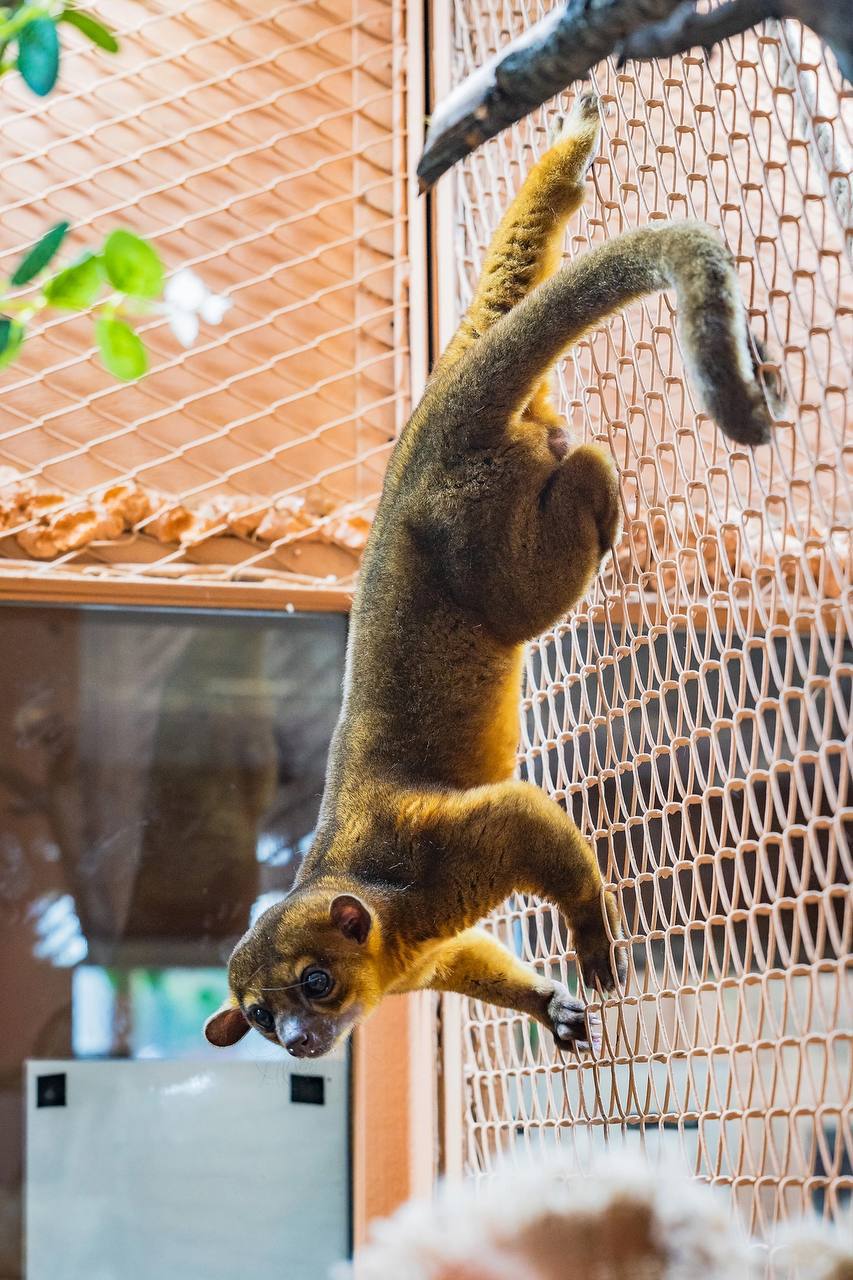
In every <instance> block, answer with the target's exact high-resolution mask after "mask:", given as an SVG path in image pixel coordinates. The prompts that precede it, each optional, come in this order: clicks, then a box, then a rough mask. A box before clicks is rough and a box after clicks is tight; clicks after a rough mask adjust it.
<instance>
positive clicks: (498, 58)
mask: <svg viewBox="0 0 853 1280" xmlns="http://www.w3.org/2000/svg"><path fill="white" fill-rule="evenodd" d="M767 18H780V19H782V18H796V19H798V20H799V21H800V22H802V23H804V24H805V25H806V26H808V27H811V28H812V30H813V31H815V32H816V34H817V35H818V36H820V37H821V39H822V40H824V41H825V42H826V44H827V45H829V47H830V49H831V50H832V52H833V53H834V54H835V57H836V59H837V61H838V65H839V68H840V70H841V73H842V75H843V76H844V77H845V78H846V79H847V80H850V81H853V20H851V9H850V0H728V2H727V3H723V4H722V5H720V6H719V7H718V8H716V9H713V10H711V12H710V13H697V12H696V7H695V0H684V3H679V2H678V0H569V3H568V4H566V5H565V6H564V7H562V8H558V9H555V10H554V11H553V12H552V13H549V14H548V15H547V17H545V18H543V19H542V20H541V21H540V22H537V23H536V24H535V25H534V26H532V27H531V28H530V29H529V31H526V32H525V33H524V34H523V35H521V36H519V37H518V38H517V39H516V40H513V41H512V43H511V44H508V45H507V46H506V48H505V49H503V50H502V51H501V52H500V53H498V54H496V55H495V57H494V58H491V59H490V60H489V61H488V62H487V63H485V64H484V65H483V66H482V67H480V68H478V70H477V71H474V72H473V73H472V74H471V75H470V76H468V78H467V79H466V80H463V81H462V83H461V84H459V85H457V87H456V88H455V89H454V90H453V91H452V93H450V94H448V96H447V98H445V100H444V102H442V103H440V104H439V106H438V108H437V110H436V112H435V114H434V115H433V118H432V120H431V122H430V127H429V132H428V133H427V138H426V143H425V145H424V151H423V155H422V156H421V160H420V164H419V165H418V179H419V181H420V188H421V190H422V191H425V190H427V189H428V188H429V187H431V186H432V185H433V183H434V182H436V181H437V180H438V179H439V178H440V177H441V175H442V174H443V173H445V172H446V171H447V170H448V169H449V168H450V167H451V166H452V165H454V164H456V162H457V161H458V160H461V159H463V158H464V157H465V156H467V155H469V154H470V153H471V152H472V151H474V150H476V148H477V147H479V146H480V145H481V144H482V143H483V142H485V141H487V139H489V138H493V137H494V136H495V135H496V134H498V133H500V132H501V131H502V130H503V129H506V128H508V126H509V125H511V124H515V122H516V121H517V120H521V119H522V118H523V117H524V116H526V115H528V114H529V112H531V111H533V110H535V108H536V107H539V106H541V105H542V103H543V102H545V101H547V99H548V98H552V97H553V96H554V94H555V93H559V92H560V90H561V89H565V88H567V87H568V86H569V85H570V84H572V83H573V82H574V81H575V80H581V79H583V78H584V77H585V76H587V75H588V74H589V72H590V71H591V70H592V68H593V67H594V66H596V65H597V63H599V62H601V61H602V59H604V58H607V57H609V56H610V55H611V54H613V53H617V54H618V55H619V60H620V63H622V62H625V61H627V60H628V59H629V58H637V59H646V58H658V57H671V56H672V55H673V54H676V53H684V52H686V51H687V50H688V49H691V48H695V47H696V46H702V47H704V48H706V49H709V48H711V47H712V46H713V45H715V44H717V43H718V42H719V41H720V40H724V39H727V38H728V37H730V36H733V35H739V34H740V33H741V32H743V31H746V30H748V29H749V28H750V27H753V26H754V25H755V24H756V23H758V22H763V21H764V20H765V19H767Z"/></svg>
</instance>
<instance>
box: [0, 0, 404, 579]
mask: <svg viewBox="0 0 853 1280" xmlns="http://www.w3.org/2000/svg"><path fill="white" fill-rule="evenodd" d="M89 7H90V9H93V10H94V11H95V12H96V13H97V14H98V15H99V16H102V17H103V19H104V21H105V22H107V23H109V25H110V26H111V27H112V28H114V29H115V30H116V33H117V35H118V37H119V39H120V43H121V48H120V52H119V53H118V54H117V55H116V56H114V57H113V56H109V55H106V54H104V53H103V52H101V50H99V49H94V48H93V47H92V46H91V45H90V44H88V43H87V42H86V41H85V40H84V39H83V37H82V36H79V35H78V33H77V32H75V31H73V29H72V28H71V27H70V26H66V27H63V58H62V73H61V77H60V81H59V84H58V86H57V88H56V89H55V90H54V92H53V93H52V94H51V95H50V96H49V97H48V98H46V99H37V98H35V97H33V95H32V94H30V93H29V91H28V90H27V89H26V88H25V86H24V85H23V83H22V81H21V80H20V77H18V76H16V75H11V74H10V75H9V76H7V77H6V78H5V79H4V82H3V105H2V123H0V127H2V132H3V140H4V147H3V156H2V157H0V180H1V181H0V190H2V194H0V271H3V273H4V274H5V275H8V274H9V273H10V272H11V270H12V269H13V265H14V263H15V262H16V261H17V259H18V258H19V257H20V254H21V250H22V247H23V246H25V245H27V244H29V243H31V242H32V241H33V240H35V239H37V238H38V237H39V236H40V235H42V234H43V233H44V231H46V230H47V228H48V227H49V226H50V225H51V224H52V223H54V222H57V221H59V220H60V219H69V220H71V222H72V224H73V232H72V236H71V238H70V241H69V244H70V246H71V250H72V252H71V253H70V255H67V256H69V257H73V256H75V255H76V254H77V253H79V252H81V251H82V250H83V249H85V248H87V247H88V248H96V247H97V246H98V245H99V244H100V243H101V240H102V238H103V236H104V235H105V234H107V233H109V232H110V231H112V230H114V229H115V228H116V227H119V226H127V227H129V228H130V229H132V230H133V231H134V232H136V233H137V234H139V235H143V236H146V237H148V238H150V239H151V240H152V241H153V242H154V243H155V245H156V246H157V248H158V251H159V252H160V255H161V257H162V258H163V259H164V261H165V262H166V265H167V269H170V270H174V269H176V268H179V267H187V266H188V267H191V268H193V269H194V270H196V271H197V272H198V273H199V275H200V276H201V277H202V278H203V280H204V282H205V283H206V284H207V285H208V287H209V288H211V289H213V290H215V291H220V292H225V293H227V294H228V295H229V296H230V298H231V300H232V302H233V306H232V308H231V310H230V311H229V312H228V314H227V316H226V318H225V322H224V324H223V325H222V326H221V327H220V328H217V329H210V328H205V327H204V326H203V327H202V332H201V335H200V337H199V339H198V341H197V342H196V343H195V344H194V346H193V348H192V349H191V350H189V351H184V350H182V348H181V347H179V345H178V343H177V341H176V339H175V338H174V337H173V335H172V334H171V333H170V332H169V329H168V327H167V324H166V323H165V321H164V319H163V318H162V316H154V317H151V318H149V319H146V320H145V321H144V322H142V323H141V324H140V325H138V326H137V327H138V330H139V332H140V333H141V334H142V335H143V337H144V340H145V343H146V346H147V347H148V350H149V355H150V364H151V372H150V373H149V374H148V375H147V376H146V377H145V378H144V379H142V380H141V381H140V382H138V383H135V384H131V385H127V384H117V383H116V381H115V379H114V378H112V377H111V376H110V375H109V374H108V373H107V372H106V371H105V369H104V368H103V366H102V364H101V362H100V359H99V357H98V355H97V352H96V351H95V348H94V345H93V338H92V324H91V321H90V319H89V318H88V317H82V318H79V317H76V316H73V315H69V314H68V313H62V312H55V311H54V312H46V313H44V316H45V317H46V318H44V319H43V322H42V323H41V324H40V325H39V326H38V327H36V328H35V329H34V330H33V332H32V335H31V336H30V337H29V339H28V341H27V343H26V344H25V346H24V348H23V352H22V354H21V356H20V357H19V358H18V360H16V362H15V364H14V365H13V366H12V367H11V368H9V369H7V370H5V371H4V372H3V374H2V379H3V386H2V397H3V411H2V418H0V588H3V587H4V584H5V590H6V592H7V593H9V592H14V591H15V589H16V587H17V586H18V585H19V584H20V582H21V581H22V580H28V581H29V582H30V583H32V582H35V583H36V584H38V583H39V582H41V583H42V585H43V586H44V588H45V589H48V588H49V583H50V580H51V579H56V578H59V577H64V578H68V577H71V578H72V579H73V580H75V581H76V582H78V583H79V582H80V581H81V579H87V578H88V579H89V580H91V579H92V578H100V579H109V580H112V581H116V580H135V581H137V582H149V583H150V582H151V581H152V580H160V581H161V582H162V581H164V580H167V579H172V580H176V581H177V583H178V584H179V585H181V586H182V587H186V584H187V583H189V582H196V581H202V582H208V583H209V582H211V581H217V582H224V583H228V582H234V581H238V580H239V581H244V582H245V581H252V580H254V581H262V580H266V579H271V580H277V581H279V582H281V581H282V580H284V581H286V582H290V583H294V582H297V583H298V582H302V583H305V584H308V585H309V586H310V585H314V586H319V587H321V588H325V587H328V586H331V587H337V588H341V587H346V586H347V585H348V584H349V583H350V582H351V580H352V577H353V574H354V572H355V569H356V567H357V562H358V554H359V552H360V550H361V547H362V545H363V542H364V539H365V536H366V532H367V529H368V527H369V519H370V516H371V513H372V509H373V505H374V504H375V500H376V497H377V494H378V491H379V488H380V485H381V477H382V472H383V469H384V463H385V459H386V456H387V453H388V451H389V449H390V447H391V442H392V441H393V437H394V435H395V433H396V431H397V430H398V429H399V426H400V425H401V422H402V421H403V420H404V419H405V416H406V414H407V412H408V408H409V406H408V403H407V389H406V383H407V372H406V371H407V351H406V307H405V280H404V275H403V272H404V267H405V258H406V230H407V218H406V209H405V187H404V181H405V173H404V162H405V146H406V137H405V104H404V96H403V66H404V57H405V46H404V31H403V18H404V15H403V8H402V3H401V2H400V0H322V3H315V0H283V2H280V3H276V4H273V5H270V4H267V3H263V0H245V2H244V3H241V4H240V5H230V4H222V3H218V0H180V2H179V3H174V2H173V0H168V2H167V0H155V2H154V3H149V2H147V0H146V2H145V3H143V2H142V0H121V2H120V3H119V4H114V3H106V0H99V2H98V3H96V4H93V5H90V6H89Z"/></svg>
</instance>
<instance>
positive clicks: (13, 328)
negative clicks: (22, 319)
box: [0, 316, 24, 369]
mask: <svg viewBox="0 0 853 1280" xmlns="http://www.w3.org/2000/svg"><path fill="white" fill-rule="evenodd" d="M23 341H24V326H23V325H22V324H19V323H18V321H17V320H10V319H9V317H8V316H0V369H5V368H6V365H7V364H11V363H12V361H13V360H14V359H15V356H16V355H17V354H18V352H19V351H20V349H21V346H22V344H23Z"/></svg>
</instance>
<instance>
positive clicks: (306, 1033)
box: [204, 887, 382, 1058]
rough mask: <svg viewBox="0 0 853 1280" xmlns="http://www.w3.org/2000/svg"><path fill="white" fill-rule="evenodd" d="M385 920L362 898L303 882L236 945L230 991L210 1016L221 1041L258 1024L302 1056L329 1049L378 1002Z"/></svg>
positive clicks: (212, 1034)
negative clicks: (303, 886)
mask: <svg viewBox="0 0 853 1280" xmlns="http://www.w3.org/2000/svg"><path fill="white" fill-rule="evenodd" d="M379 932H380V927H379V925H378V922H376V921H375V919H374V913H373V912H372V911H371V910H370V908H369V907H368V906H367V904H366V903H365V902H364V901H362V899H361V898H359V897H357V896H356V895H354V894H350V893H341V892H338V891H337V890H336V889H335V888H334V887H332V888H328V889H323V888H312V889H310V890H307V889H306V890H300V889H295V890H294V891H293V893H291V894H290V896H289V897H287V898H285V899H284V901H283V902H279V903H276V904H275V906H272V907H270V908H269V910H268V911H265V912H264V914H263V915H262V916H260V917H259V919H258V920H257V921H256V922H255V924H254V925H253V926H252V928H251V929H250V930H249V932H248V933H247V934H246V935H245V936H244V937H243V938H242V940H241V941H240V942H239V943H238V944H237V946H236V948H235V949H234V953H233V955H232V956H231V960H230V962H229V966H228V985H229V988H230V995H229V998H228V1000H227V1001H226V1002H225V1004H223V1006H222V1008H221V1009H219V1010H218V1011H217V1012H216V1013H214V1014H213V1015H212V1017H210V1018H209V1019H208V1020H207V1023H206V1024H205V1028H204V1031H205V1035H206V1037H207V1039H208V1040H209V1041H210V1043H211V1044H214V1045H217V1046H219V1047H225V1046H227V1045H232V1044H236V1043H237V1041H238V1040H242V1038H243V1036H244V1035H245V1034H246V1033H247V1031H249V1030H250V1029H251V1028H252V1027H254V1028H255V1030H256V1031H259V1032H260V1033H261V1035H262V1036H264V1037H265V1039H267V1040H269V1041H270V1042H271V1043H273V1044H280V1045H281V1046H282V1047H283V1048H285V1049H287V1051H288V1053H291V1054H292V1055H293V1056H294V1057H295V1058H318V1057H320V1056H322V1055H323V1054H325V1053H329V1051H330V1050H331V1049H333V1048H334V1047H335V1045H336V1044H337V1043H338V1042H339V1041H340V1040H341V1039H342V1038H343V1037H344V1036H346V1035H347V1034H348V1032H349V1031H351V1030H352V1028H353V1026H354V1025H355V1024H356V1023H357V1022H359V1021H361V1019H362V1018H364V1017H365V1016H366V1015H367V1014H368V1013H369V1012H370V1011H371V1010H372V1009H373V1008H374V1007H375V1005H376V1004H378V1002H379V1000H380V998H381V995H382V986H381V983H380V980H379V971H378V964H377V959H376V957H377V954H378V950H379Z"/></svg>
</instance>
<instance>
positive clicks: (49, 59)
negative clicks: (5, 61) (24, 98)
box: [17, 18, 59, 98]
mask: <svg viewBox="0 0 853 1280" xmlns="http://www.w3.org/2000/svg"><path fill="white" fill-rule="evenodd" d="M17 66H18V70H19V71H20V73H21V75H22V76H23V77H24V80H25V81H26V83H27V84H28V85H29V87H30V88H31V89H32V91H33V93H37V94H38V96H39V97H40V98H43V97H45V95H46V94H48V93H50V91H51V89H52V88H53V86H54V85H55V84H56V77H57V76H58V75H59V36H58V35H57V34H56V26H55V24H54V21H53V19H52V18H34V19H33V21H32V22H28V23H27V25H26V26H25V27H22V28H21V31H20V34H19V35H18V60H17Z"/></svg>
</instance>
